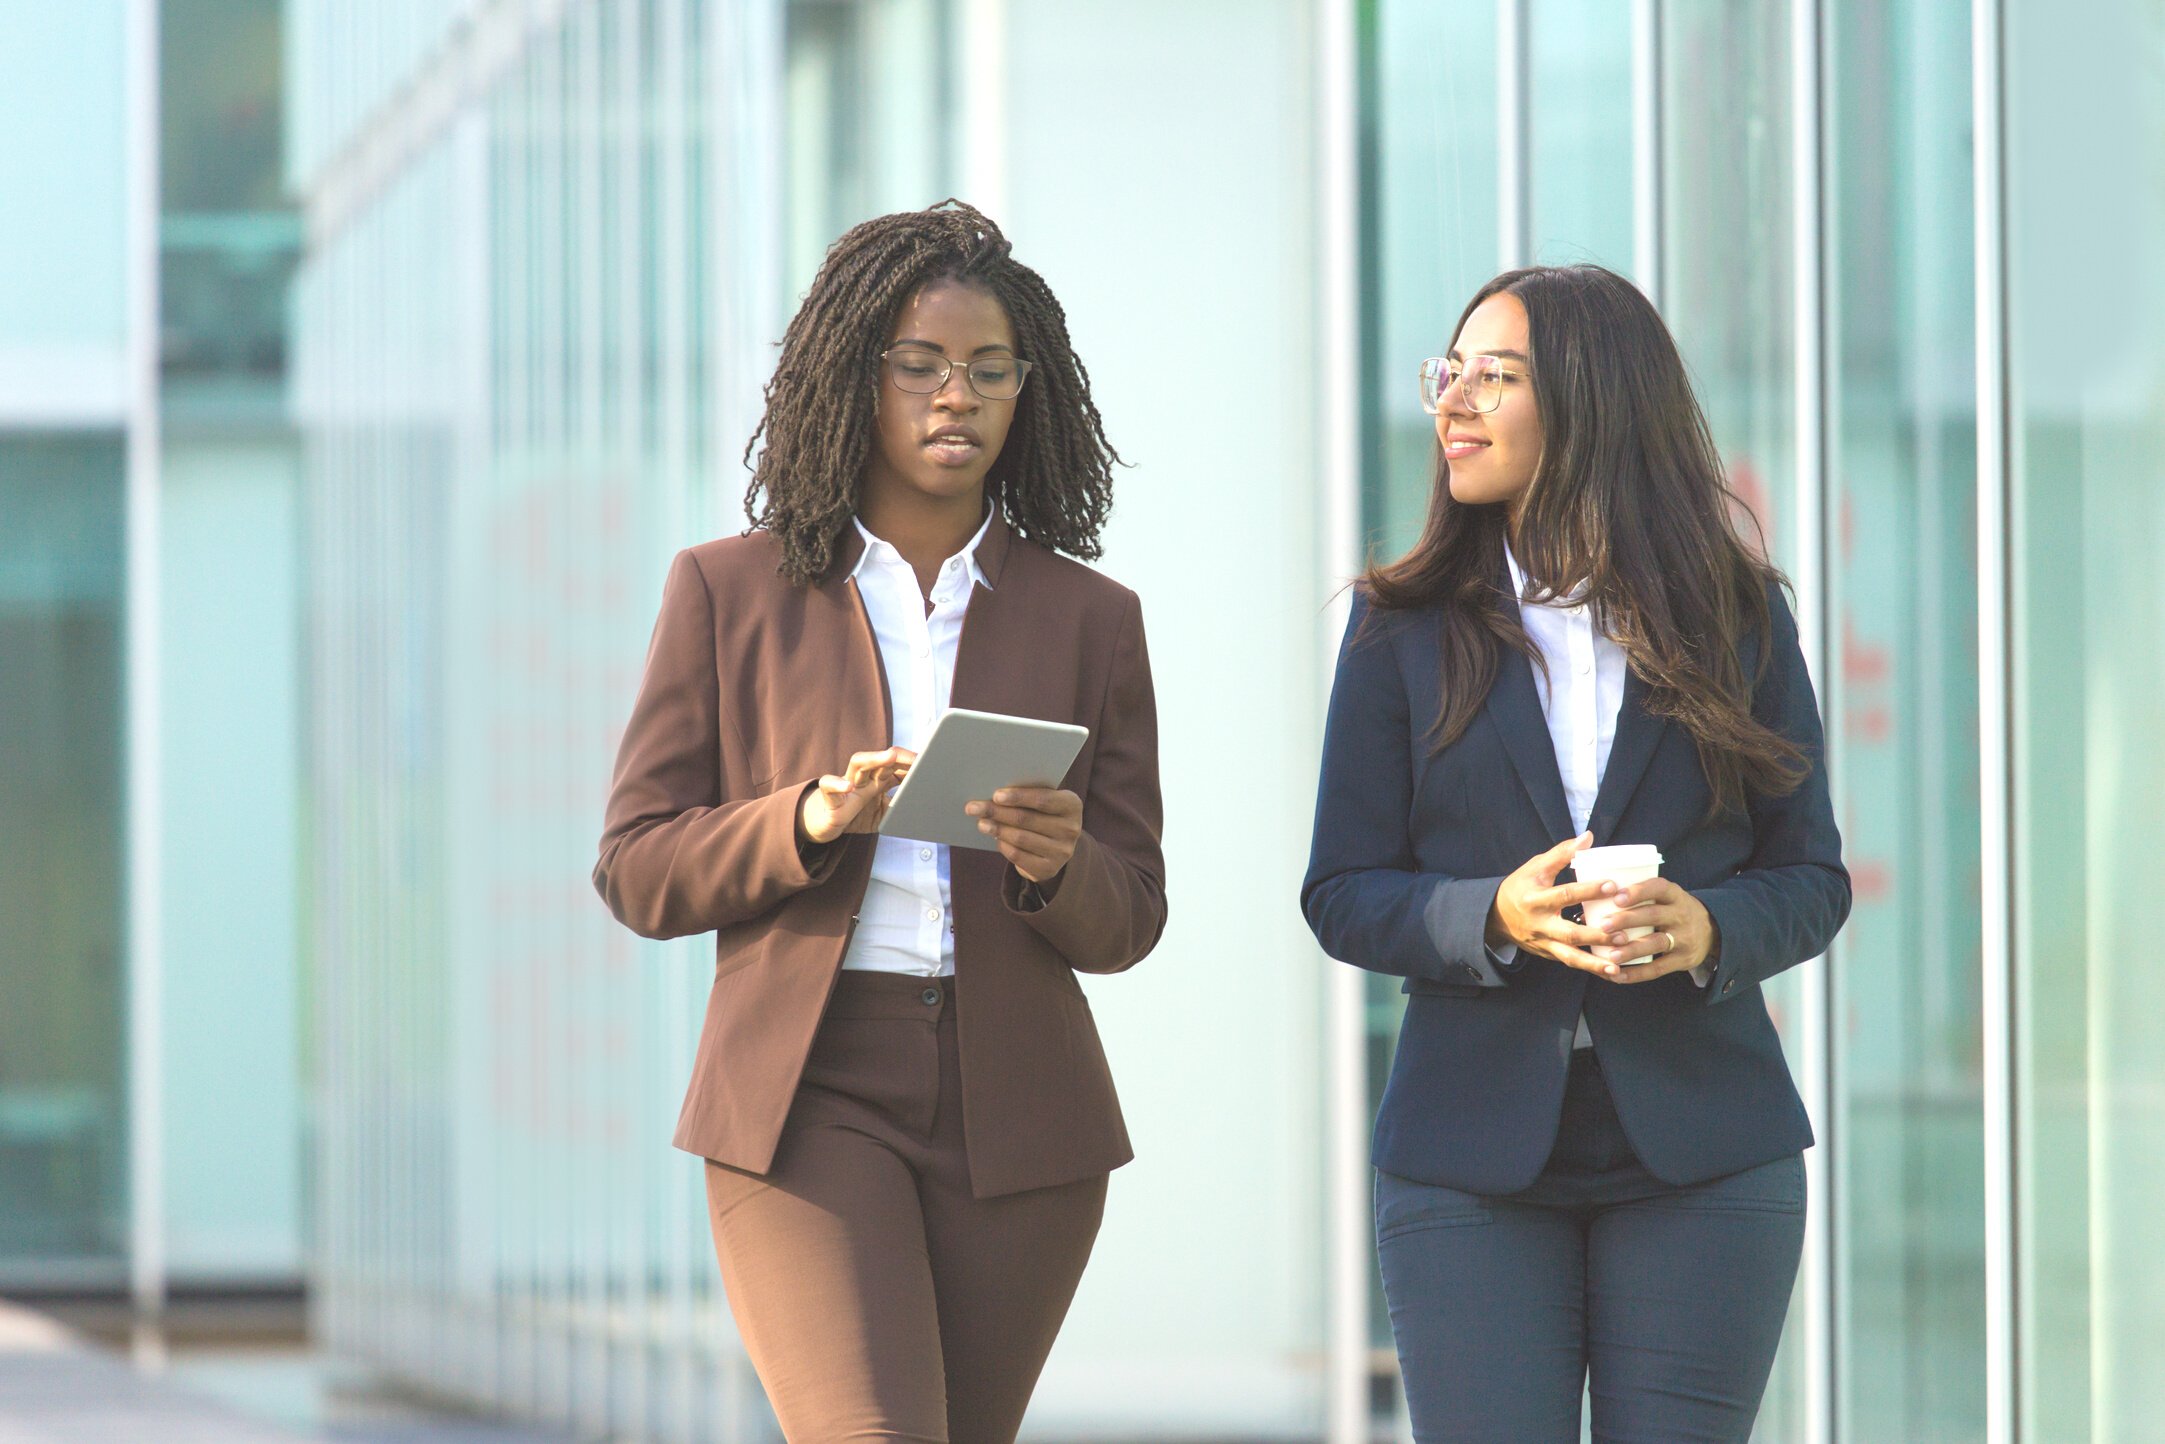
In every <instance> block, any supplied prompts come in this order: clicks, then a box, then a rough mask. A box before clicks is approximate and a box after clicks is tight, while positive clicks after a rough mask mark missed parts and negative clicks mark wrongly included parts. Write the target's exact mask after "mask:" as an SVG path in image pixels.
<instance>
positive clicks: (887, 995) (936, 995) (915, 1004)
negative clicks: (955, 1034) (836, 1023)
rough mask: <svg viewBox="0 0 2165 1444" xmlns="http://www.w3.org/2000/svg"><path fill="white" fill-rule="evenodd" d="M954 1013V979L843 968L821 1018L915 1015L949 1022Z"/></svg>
mask: <svg viewBox="0 0 2165 1444" xmlns="http://www.w3.org/2000/svg"><path fill="white" fill-rule="evenodd" d="M954 1015H955V980H954V978H953V977H952V976H948V977H943V978H928V977H923V976H919V975H915V974H911V973H880V972H871V971H868V970H865V969H861V968H844V969H843V970H842V971H841V972H840V973H839V974H838V975H837V976H836V977H835V981H834V991H833V992H832V993H829V994H828V995H827V1010H826V1012H824V1013H823V1014H821V1015H820V1016H821V1017H822V1018H864V1019H878V1018H893V1019H904V1020H911V1019H914V1020H915V1021H917V1022H920V1023H939V1022H946V1021H947V1020H949V1019H951V1018H953V1017H954Z"/></svg>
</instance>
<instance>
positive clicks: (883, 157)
mask: <svg viewBox="0 0 2165 1444" xmlns="http://www.w3.org/2000/svg"><path fill="white" fill-rule="evenodd" d="M948 4H949V0H791V3H790V5H789V6H788V28H787V46H788V69H787V76H786V81H785V87H786V88H785V92H784V93H785V106H786V110H787V132H788V137H787V143H788V157H789V159H788V172H787V174H788V190H789V236H788V240H787V250H786V251H785V253H784V254H785V256H786V258H787V264H788V284H789V294H790V295H791V296H801V295H803V294H804V292H805V290H806V289H807V288H808V287H809V286H810V285H811V284H812V277H813V275H814V273H816V272H817V271H818V270H819V263H820V259H821V258H822V257H823V256H825V255H826V253H827V247H828V246H829V245H831V244H833V242H834V239H835V237H837V236H839V235H841V234H842V232H843V231H845V230H847V229H849V227H851V226H853V225H855V224H856V223H857V222H859V221H861V220H865V219H866V218H868V217H871V216H876V215H884V214H886V213H887V212H889V211H899V210H914V209H917V208H919V207H922V206H929V205H931V204H933V203H934V202H935V201H938V200H939V199H941V198H942V197H944V196H946V195H948V194H950V193H951V191H952V189H953V187H954V185H955V183H956V182H955V180H954V169H953V167H952V165H951V163H950V160H949V154H950V150H951V147H950V145H949V144H948V139H947V130H948V126H947V124H946V121H945V116H946V115H947V113H948V108H949V107H948V93H949V90H950V88H951V83H950V70H951V65H950V60H949V52H950V47H949V45H948V44H947V32H948V26H949V24H950V21H949V17H948ZM965 199H968V198H967V197H965ZM993 219H994V220H998V219H1000V218H999V217H997V216H995V217H993Z"/></svg>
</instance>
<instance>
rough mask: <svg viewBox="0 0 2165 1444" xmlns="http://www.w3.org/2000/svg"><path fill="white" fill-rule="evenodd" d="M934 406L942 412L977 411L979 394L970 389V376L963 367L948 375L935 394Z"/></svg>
mask: <svg viewBox="0 0 2165 1444" xmlns="http://www.w3.org/2000/svg"><path fill="white" fill-rule="evenodd" d="M932 404H933V405H934V406H937V407H939V408H940V409H941V410H942V411H975V410H976V409H977V393H976V392H975V391H972V390H971V389H970V374H969V372H968V371H966V370H964V369H963V368H962V367H961V366H956V367H955V368H954V369H953V370H951V371H949V372H948V373H947V380H946V381H945V382H944V383H942V384H941V386H940V389H939V390H938V391H937V392H935V393H934V394H933V397H932Z"/></svg>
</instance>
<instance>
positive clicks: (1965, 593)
mask: <svg viewBox="0 0 2165 1444" xmlns="http://www.w3.org/2000/svg"><path fill="white" fill-rule="evenodd" d="M1831 18H1832V25H1833V28H1832V39H1833V46H1832V51H1833V64H1832V67H1831V75H1830V80H1831V94H1830V101H1831V112H1830V113H1831V114H1832V116H1833V118H1834V131H1833V134H1832V136H1831V140H1830V143H1831V147H1832V151H1831V156H1830V165H1829V173H1830V184H1831V185H1832V186H1833V188H1834V192H1835V204H1834V214H1835V216H1836V217H1837V218H1838V221H1839V226H1838V229H1837V230H1836V231H1835V233H1834V235H1833V236H1832V238H1831V239H1832V245H1831V247H1830V257H1829V260H1830V265H1829V276H1830V286H1831V288H1832V291H1833V295H1832V300H1833V305H1834V313H1835V316H1836V318H1837V320H1836V324H1835V325H1834V327H1833V340H1832V344H1833V346H1834V347H1835V361H1836V365H1835V367H1834V372H1833V374H1834V381H1833V395H1832V397H1831V407H1830V415H1831V418H1832V428H1833V442H1832V444H1831V446H1830V457H1831V465H1830V467H1829V496H1828V501H1829V506H1830V508H1831V511H1830V514H1829V515H1830V525H1829V543H1828V568H1827V574H1828V586H1829V594H1830V600H1831V602H1832V606H1831V608H1830V613H1831V615H1832V616H1833V618H1834V619H1835V620H1834V627H1835V636H1834V639H1833V645H1832V647H1831V649H1830V650H1831V652H1832V657H1831V666H1830V669H1829V670H1830V675H1829V678H1828V682H1827V687H1826V693H1827V695H1826V698H1825V699H1824V700H1825V704H1826V706H1825V710H1826V716H1827V730H1828V736H1829V738H1830V747H1831V749H1832V751H1833V754H1834V757H1835V767H1834V780H1835V799H1836V808H1837V810H1838V814H1839V817H1840V821H1841V824H1842V831H1843V841H1844V847H1845V851H1846V853H1847V856H1848V861H1849V867H1850V874H1851V879H1852V885H1853V889H1854V902H1853V905H1852V909H1851V912H1850V918H1849V924H1848V926H1847V928H1846V929H1845V930H1844V932H1843V934H1842V940H1841V943H1840V944H1839V963H1840V966H1839V967H1838V968H1837V969H1836V972H1835V976H1834V988H1835V998H1836V1002H1835V1006H1834V1010H1833V1011H1834V1016H1835V1018H1836V1020H1837V1022H1836V1027H1837V1030H1838V1031H1837V1037H1836V1045H1837V1048H1838V1051H1839V1055H1840V1057H1841V1060H1842V1061H1841V1067H1840V1069H1839V1070H1838V1073H1837V1079H1838V1088H1839V1094H1840V1096H1839V1097H1838V1099H1837V1100H1836V1104H1835V1109H1836V1125H1835V1131H1836V1138H1837V1150H1838V1151H1837V1160H1838V1161H1837V1165H1836V1170H1835V1171H1836V1176H1837V1178H1838V1179H1839V1181H1840V1191H1841V1197H1840V1199H1839V1202H1838V1205H1837V1206H1838V1209H1839V1212H1838V1214H1837V1223H1836V1234H1837V1237H1838V1238H1839V1239H1841V1240H1842V1241H1843V1267H1842V1272H1841V1286H1840V1287H1839V1288H1838V1290H1837V1330H1838V1351H1839V1353H1838V1358H1839V1362H1838V1365H1837V1368H1836V1370H1835V1377H1836V1379H1837V1380H1838V1381H1839V1384H1840V1388H1841V1408H1842V1411H1843V1423H1842V1429H1841V1433H1842V1435H1843V1437H1854V1438H1862V1439H1902V1440H1909V1441H1918V1444H1925V1441H1938V1440H1950V1441H1951V1440H1971V1439H1982V1438H1983V1433H1984V1397H1985V1385H1984V1368H1985V1355H1984V1348H1985V1337H1984V1156H1983V1147H1984V1111H1983V1106H1984V1105H1983V1073H1982V1067H1983V1060H1982V1051H1981V1045H1980V1028H1981V1026H1982V1023H1981V1013H1980V1006H1981V1003H1980V998H1981V995H1980V992H1979V985H1978V978H1979V957H1980V953H1979V949H1980V937H1981V934H1980V929H1979V920H1978V913H1977V907H1976V901H1977V898H1978V895H1979V871H1978V869H1979V852H1978V824H1979V813H1978V797H1977V777H1978V756H1977V729H1976V716H1977V701H1978V698H1977V669H1976V628H1977V613H1976V592H1977V576H1976V526H1975V495H1976V481H1975V477H1976V471H1975V466H1976V380H1975V378H1976V369H1975V355H1974V353H1975V340H1974V335H1975V332H1974V318H1973V313H1972V301H1971V254H1972V242H1971V229H1972V220H1971V195H1970V184H1969V175H1970V172H1969V154H1968V146H1969V138H1970V137H1969V130H1970V108H1969V107H1970V97H1969V43H1970V36H1969V18H1968V16H1967V14H1966V13H1964V12H1963V11H1961V10H1960V9H1958V8H1949V7H1946V6H1942V5H1935V4H1932V3H1929V0H1900V3H1896V4H1892V5H1885V6H1872V7H1864V6H1847V7H1838V8H1837V9H1836V11H1835V13H1834V15H1833V16H1832V17H1831Z"/></svg>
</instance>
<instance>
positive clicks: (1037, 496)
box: [744, 200, 1120, 585]
mask: <svg viewBox="0 0 2165 1444" xmlns="http://www.w3.org/2000/svg"><path fill="white" fill-rule="evenodd" d="M935 281H957V282H961V283H963V284H966V285H971V286H976V287H979V288H980V289H982V290H984V291H986V292H987V293H989V294H990V295H991V296H992V297H993V299H995V300H997V301H998V302H999V303H1000V305H1001V307H1002V308H1003V309H1004V310H1005V311H1006V312H1007V319H1008V324H1009V325H1011V326H1012V327H1013V328H1014V331H1015V351H1016V354H1017V355H1018V356H1020V357H1022V358H1023V359H1024V360H1026V361H1029V362H1030V363H1032V364H1031V369H1030V377H1029V382H1028V384H1027V385H1025V386H1024V387H1023V389H1022V395H1021V396H1020V397H1019V398H1018V399H1017V401H1016V403H1015V421H1014V425H1013V426H1012V427H1010V428H1009V430H1008V433H1007V442H1006V444H1005V445H1004V446H1002V447H1001V448H1000V455H999V458H998V459H997V460H996V461H995V462H994V463H993V465H992V470H991V471H990V472H989V473H988V474H987V476H986V478H985V487H986V492H987V494H988V495H989V496H990V497H991V498H992V502H993V505H995V506H998V507H1000V508H1001V509H1002V511H1003V512H1004V513H1005V514H1006V516H1007V519H1008V521H1009V522H1010V523H1011V524H1012V525H1013V526H1014V528H1015V530H1016V531H1017V532H1018V533H1020V534H1021V535H1023V536H1025V537H1028V538H1029V539H1030V540H1032V541H1035V542H1038V543H1040V544H1042V545H1044V546H1048V547H1051V548H1052V549H1054V550H1055V551H1062V552H1066V553H1068V554H1069V555H1070V556H1075V557H1080V558H1082V559H1083V560H1085V561H1090V560H1095V559H1096V558H1097V557H1098V555H1099V554H1100V552H1101V550H1102V549H1101V548H1100V547H1099V545H1098V533H1099V531H1100V530H1102V529H1103V527H1104V525H1105V518H1106V516H1107V515H1108V514H1109V513H1110V511H1111V510H1112V467H1113V464H1114V463H1115V462H1118V461H1119V460H1120V456H1119V454H1118V453H1117V452H1115V451H1114V450H1113V448H1112V445H1111V443H1110V442H1108V441H1107V440H1106V439H1105V426H1104V423H1103V421H1102V420H1101V419H1100V418H1099V416H1098V409H1097V405H1096V403H1095V402H1093V401H1092V400H1091V399H1090V373H1089V372H1088V371H1087V370H1085V369H1084V367H1083V363H1082V358H1081V357H1079V356H1077V355H1076V354H1075V349H1074V347H1073V346H1072V345H1070V344H1069V342H1068V334H1067V313H1066V312H1065V311H1063V310H1061V309H1060V303H1059V301H1058V300H1056V299H1054V297H1053V294H1052V290H1051V288H1050V287H1048V286H1047V285H1046V284H1045V282H1044V279H1043V278H1042V277H1041V276H1039V275H1038V273H1037V272H1035V271H1033V270H1031V269H1030V268H1029V267H1028V266H1025V265H1023V264H1022V263H1021V262H1020V261H1018V260H1016V259H1015V258H1014V256H1013V255H1012V254H1011V252H1010V248H1009V245H1008V241H1007V237H1005V236H1003V235H1001V234H1000V228H999V227H998V226H996V225H994V224H993V223H992V221H991V220H990V219H989V218H987V217H986V215H985V214H984V213H983V212H982V211H979V210H978V209H976V208H975V207H974V206H968V205H964V204H963V203H962V202H960V201H956V200H948V201H943V202H941V203H940V204H939V205H936V206H933V207H931V208H930V209H927V210H922V211H902V212H899V213H897V214H895V215H889V216H879V217H876V218H874V219H872V220H869V221H865V222H864V223H862V224H861V225H857V226H853V227H851V228H850V229H849V230H848V231H846V232H844V233H843V235H842V238H841V239H840V240H838V241H836V242H835V243H834V245H833V246H832V247H830V248H829V249H828V251H827V258H826V260H825V261H823V262H822V263H821V264H820V268H819V274H818V275H817V276H816V277H814V278H813V281H812V288H811V290H810V291H808V292H807V293H806V294H805V298H804V304H803V305H801V306H799V307H798V308H797V314H796V316H795V318H794V319H792V320H791V321H790V323H789V329H788V330H787V331H785V332H784V333H783V335H782V355H781V359H780V361H779V362H778V363H777V364H776V366H775V369H774V377H773V379H772V380H770V381H769V382H768V383H767V393H766V400H767V405H766V412H765V414H764V415H763V416H761V417H760V420H759V426H758V428H757V429H755V430H754V431H753V432H752V437H751V440H750V441H748V442H746V443H745V447H744V458H745V462H746V464H747V465H749V466H751V467H752V480H751V484H750V485H749V486H747V487H746V488H745V492H744V506H745V510H746V511H748V512H750V513H751V514H752V519H753V525H755V526H762V527H766V528H767V529H769V530H770V531H772V532H773V533H774V534H775V536H776V537H778V538H779V539H780V540H781V543H782V564H781V572H782V575H783V576H785V577H787V578H788V579H789V580H790V581H792V582H795V583H798V584H799V585H802V584H804V583H807V582H810V581H812V580H814V579H816V578H818V577H819V576H821V575H823V574H824V573H825V572H826V570H827V567H828V565H829V564H830V563H831V562H832V560H833V557H834V546H835V541H836V538H837V537H839V536H840V535H841V532H842V530H843V528H845V527H847V526H848V525H849V519H850V516H851V515H852V514H853V513H854V512H855V511H856V510H857V493H858V486H859V483H860V481H861V479H862V473H863V471H864V466H865V462H866V460H867V458H868V457H869V456H870V455H871V447H872V444H873V415H874V410H873V408H874V402H875V398H876V396H877V391H876V387H877V385H878V378H879V354H880V352H882V351H884V350H885V349H887V341H888V333H889V330H890V328H891V327H892V326H893V325H894V319H895V317H896V316H897V315H898V314H899V313H900V312H901V309H902V307H903V306H904V305H905V304H907V303H908V301H909V299H910V297H912V296H914V295H916V294H917V292H918V291H919V290H920V289H921V288H923V287H925V286H927V285H930V284H932V283H933V282H935ZM762 439H764V440H765V442H766V445H765V446H764V447H761V446H760V442H761V440H762ZM755 451H756V452H757V453H758V461H757V462H756V463H754V462H753V459H752V458H753V454H754V452H755Z"/></svg>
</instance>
